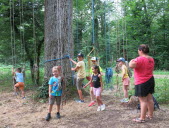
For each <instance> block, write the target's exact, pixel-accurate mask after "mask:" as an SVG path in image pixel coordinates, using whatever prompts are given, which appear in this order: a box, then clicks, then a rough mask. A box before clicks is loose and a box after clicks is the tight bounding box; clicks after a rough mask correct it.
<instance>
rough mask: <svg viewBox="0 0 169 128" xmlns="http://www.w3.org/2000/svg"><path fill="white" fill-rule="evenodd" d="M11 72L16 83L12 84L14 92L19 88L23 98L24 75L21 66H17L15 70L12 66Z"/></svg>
mask: <svg viewBox="0 0 169 128" xmlns="http://www.w3.org/2000/svg"><path fill="white" fill-rule="evenodd" d="M12 74H13V76H15V80H16V84H15V85H14V91H15V94H17V90H18V89H19V90H21V92H22V99H25V92H24V77H23V73H22V70H21V68H17V69H16V72H14V68H12Z"/></svg>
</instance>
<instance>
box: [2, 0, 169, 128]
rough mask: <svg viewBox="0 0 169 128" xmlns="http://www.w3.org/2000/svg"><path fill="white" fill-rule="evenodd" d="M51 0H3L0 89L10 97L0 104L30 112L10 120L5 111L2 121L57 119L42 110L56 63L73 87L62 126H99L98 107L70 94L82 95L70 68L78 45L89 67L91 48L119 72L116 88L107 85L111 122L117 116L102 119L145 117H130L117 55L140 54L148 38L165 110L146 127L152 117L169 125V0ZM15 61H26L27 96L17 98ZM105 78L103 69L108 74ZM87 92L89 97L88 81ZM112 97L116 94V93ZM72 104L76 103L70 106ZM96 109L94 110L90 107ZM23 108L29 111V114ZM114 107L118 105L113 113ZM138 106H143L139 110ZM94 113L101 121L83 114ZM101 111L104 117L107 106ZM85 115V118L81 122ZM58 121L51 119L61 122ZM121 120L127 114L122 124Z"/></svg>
mask: <svg viewBox="0 0 169 128" xmlns="http://www.w3.org/2000/svg"><path fill="white" fill-rule="evenodd" d="M51 1H52V2H53V5H50V4H49V0H0V28H1V30H0V84H1V85H0V93H1V92H2V94H1V95H2V97H3V98H2V99H0V108H2V109H1V110H2V112H0V113H1V115H5V114H6V113H7V112H8V111H9V114H11V115H10V116H11V117H12V118H10V119H9V122H12V121H13V120H15V118H18V119H23V122H17V121H15V122H14V123H9V122H7V121H6V119H5V118H2V119H1V120H0V122H3V123H2V124H0V127H1V126H2V127H23V126H27V127H30V126H31V127H44V126H47V127H51V125H50V124H46V123H44V118H43V119H42V116H44V115H45V114H46V111H45V109H47V107H46V105H45V104H46V103H47V97H48V86H47V85H48V80H49V77H50V76H51V75H52V72H51V68H52V67H53V66H54V65H61V66H62V67H63V75H64V77H65V80H66V86H67V88H68V89H67V90H66V91H65V92H66V93H67V94H68V95H69V94H71V95H72V96H70V97H69V96H68V97H66V99H68V100H69V102H68V105H66V106H65V108H66V110H64V112H63V117H64V118H65V120H64V121H63V122H59V121H58V122H57V123H59V126H60V127H64V126H65V127H72V126H73V127H80V126H81V124H82V125H84V127H97V126H96V125H95V124H96V123H97V118H96V117H95V116H94V115H95V114H96V113H95V112H94V111H95V110H94V109H93V108H87V109H85V110H84V106H82V105H79V106H75V105H74V104H73V103H72V101H71V98H74V96H75V97H76V95H74V92H75V91H76V89H75V86H71V85H72V84H74V83H72V81H73V80H72V76H73V75H74V73H72V72H71V67H72V63H71V62H70V61H69V58H72V59H74V60H76V56H77V54H78V53H83V54H84V56H85V57H84V58H85V59H84V61H85V64H86V67H89V65H88V63H89V60H88V56H89V55H90V56H96V57H97V58H98V59H99V64H100V66H101V67H102V68H103V72H104V73H105V72H106V68H109V67H111V68H112V69H113V73H114V74H113V75H114V76H113V78H112V81H111V87H112V88H113V91H112V90H109V89H110V88H109V87H108V90H107V88H106V87H107V86H105V92H104V94H103V100H104V101H105V102H106V105H107V110H106V111H105V114H104V116H105V120H106V119H107V121H108V122H111V119H113V120H114V121H113V122H112V123H114V124H112V123H108V124H106V123H103V122H100V123H103V124H100V126H101V127H104V126H105V125H106V127H111V126H112V125H114V126H115V127H117V128H118V127H120V126H121V127H125V126H126V125H129V126H130V127H139V125H134V124H133V123H131V122H127V121H126V120H127V118H128V115H129V116H130V117H132V118H133V111H132V110H128V109H127V110H126V109H123V108H122V107H121V106H120V105H119V102H118V101H119V99H120V98H121V97H122V86H121V85H122V83H121V82H120V78H121V76H118V73H117V72H115V66H116V60H117V59H118V58H120V57H123V58H125V60H127V61H128V62H129V61H130V60H131V59H133V58H136V57H137V56H138V46H139V45H140V44H147V45H148V46H149V47H150V56H152V57H153V58H154V60H155V71H154V75H155V82H156V91H155V94H154V97H155V98H156V99H157V101H158V102H159V104H160V105H161V106H160V107H161V108H162V110H161V111H160V110H159V111H157V114H156V117H155V120H153V121H152V122H150V124H149V123H148V124H145V125H143V127H145V128H146V127H147V128H148V127H149V126H151V125H152V124H153V123H154V124H155V125H154V127H155V128H156V127H161V126H163V125H164V127H168V124H167V119H168V116H167V113H168V112H167V111H168V103H169V98H168V97H169V93H168V91H169V86H168V83H169V71H168V70H169V59H168V56H169V50H168V49H169V22H168V21H169V0H51ZM56 3H57V4H56ZM53 60H54V61H53ZM12 67H14V68H17V67H22V68H24V69H25V74H26V75H25V85H26V86H25V90H26V100H25V101H20V99H19V98H18V97H17V98H15V99H14V101H13V100H11V99H12V98H13V96H12V93H13V87H11V86H13V85H12V84H13V83H12V74H11V69H12ZM105 79H106V78H105V77H104V78H103V80H104V82H105ZM133 79H134V78H133V76H132V78H131V84H132V86H131V87H130V90H129V94H130V95H133V94H134V89H133V81H134V80H133ZM85 82H87V81H86V80H85ZM105 85H106V84H105ZM112 88H111V89H112ZM85 92H87V94H86V95H87V98H88V99H89V97H88V95H89V94H88V88H87V89H85ZM112 92H113V93H112ZM104 95H105V97H104ZM5 97H7V99H5ZM110 97H111V98H112V97H113V101H111V100H110ZM64 98H65V97H64ZM86 101H87V102H88V101H89V100H86ZM16 102H17V105H16ZM44 103H45V104H44ZM162 104H163V106H162ZM39 105H40V107H38V106H39ZM85 105H86V103H85ZM9 106H12V107H13V108H16V107H20V109H19V110H18V111H15V112H14V111H13V110H11V109H10V108H9ZM71 106H73V107H74V108H75V109H71V111H69V107H71ZM24 107H26V110H25V109H24ZM4 108H5V109H4ZM44 108H45V109H44ZM42 109H43V110H42ZM81 109H83V110H82V111H81ZM75 110H77V111H78V110H79V111H81V113H80V114H79V113H78V112H76V111H75ZM91 110H92V111H93V110H94V111H93V112H92V113H89V114H87V115H84V113H87V112H88V111H91ZM113 110H114V111H113ZM19 111H22V112H23V113H26V115H25V116H23V115H22V114H20V112H19ZM110 111H111V112H112V111H113V113H111V114H110ZM131 111H132V112H131ZM10 112H11V113H10ZM12 112H13V113H12ZM125 112H126V113H125ZM18 113H19V114H18ZM30 113H35V115H34V117H32V118H29V117H30V116H31V114H30ZM124 113H125V114H124ZM134 113H135V114H138V112H135V111H134ZM17 114H18V115H17ZM42 114H43V115H42ZM72 114H75V117H73V118H72ZM81 114H83V116H82V115H81ZM109 114H110V115H109ZM114 115H116V116H114ZM88 116H89V117H90V118H89V119H90V120H92V121H93V122H94V123H91V124H87V123H88V121H89V120H87V119H86V120H85V119H84V118H86V117H88ZM98 116H99V118H100V119H102V115H101V114H99V115H98ZM109 116H110V117H111V118H109ZM22 117H24V118H22ZM162 117H163V119H162ZM34 118H37V120H36V121H39V123H37V122H36V121H35V120H34ZM78 118H80V119H84V120H79V121H77V123H75V122H76V120H77V119H78ZM116 119H117V120H116ZM55 121H56V120H54V121H53V122H52V123H51V124H52V125H54V124H55ZM119 121H120V122H123V121H124V122H123V123H122V124H121V125H119ZM160 121H162V122H160ZM130 123H131V124H130ZM162 124H163V125H162ZM59 126H58V127H59Z"/></svg>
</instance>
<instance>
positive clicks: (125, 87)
mask: <svg viewBox="0 0 169 128" xmlns="http://www.w3.org/2000/svg"><path fill="white" fill-rule="evenodd" d="M123 92H124V98H128V85H123Z"/></svg>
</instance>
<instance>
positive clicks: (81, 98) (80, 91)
mask: <svg viewBox="0 0 169 128" xmlns="http://www.w3.org/2000/svg"><path fill="white" fill-rule="evenodd" d="M77 91H78V94H79V98H80V100H84V99H83V94H82V90H77Z"/></svg>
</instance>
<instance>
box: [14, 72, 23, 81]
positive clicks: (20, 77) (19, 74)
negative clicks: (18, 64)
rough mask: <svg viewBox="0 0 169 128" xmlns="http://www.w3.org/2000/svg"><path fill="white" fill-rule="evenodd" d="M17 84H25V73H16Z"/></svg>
mask: <svg viewBox="0 0 169 128" xmlns="http://www.w3.org/2000/svg"><path fill="white" fill-rule="evenodd" d="M16 82H24V79H23V73H18V72H16Z"/></svg>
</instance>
